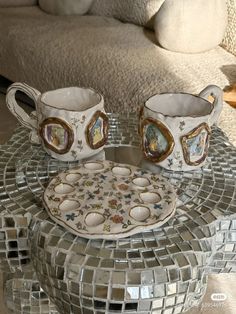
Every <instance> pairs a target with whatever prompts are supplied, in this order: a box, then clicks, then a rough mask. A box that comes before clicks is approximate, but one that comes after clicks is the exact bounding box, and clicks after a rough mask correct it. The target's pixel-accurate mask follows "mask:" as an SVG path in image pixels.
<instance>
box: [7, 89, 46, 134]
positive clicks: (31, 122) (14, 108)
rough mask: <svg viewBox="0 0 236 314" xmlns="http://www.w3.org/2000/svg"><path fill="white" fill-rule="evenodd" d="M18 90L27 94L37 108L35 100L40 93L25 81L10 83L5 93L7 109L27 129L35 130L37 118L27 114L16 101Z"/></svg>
mask: <svg viewBox="0 0 236 314" xmlns="http://www.w3.org/2000/svg"><path fill="white" fill-rule="evenodd" d="M17 91H20V92H23V93H25V94H26V95H27V96H29V97H30V98H31V99H32V100H33V101H34V103H35V107H36V108H37V101H38V98H39V96H40V95H41V93H40V92H39V91H38V90H37V89H34V88H33V87H30V86H29V85H27V84H25V83H14V84H12V85H11V86H10V87H9V88H8V90H7V94H6V103H7V107H8V109H9V110H10V111H11V113H12V114H13V115H14V116H15V117H16V118H17V119H18V120H19V122H20V123H21V124H22V125H23V126H25V127H26V128H28V129H31V130H33V131H37V119H35V118H33V116H32V115H31V116H29V115H28V114H27V113H26V112H25V111H24V110H23V109H22V108H21V107H20V106H19V105H18V104H17V102H16V92H17Z"/></svg>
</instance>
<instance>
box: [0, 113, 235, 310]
mask: <svg viewBox="0 0 236 314" xmlns="http://www.w3.org/2000/svg"><path fill="white" fill-rule="evenodd" d="M109 119H110V131H109V142H108V144H107V147H106V149H105V154H106V159H109V160H114V161H116V162H121V163H130V164H133V165H136V166H141V167H143V168H150V164H149V163H146V162H144V161H143V160H142V154H141V152H140V149H139V145H140V144H139V142H140V141H139V137H138V134H137V117H136V115H134V114H129V115H128V114H126V115H125V116H122V115H114V114H110V115H109ZM76 165H78V162H72V163H64V162H59V161H56V160H54V159H52V158H50V157H49V156H47V155H46V153H45V152H44V151H43V150H42V148H41V147H40V146H36V145H35V146H34V145H31V144H30V143H29V141H28V131H27V130H26V129H25V128H23V127H18V128H17V129H16V131H15V133H14V135H13V136H12V138H11V139H10V140H9V141H8V142H7V143H6V144H5V145H2V146H1V147H0V267H1V269H2V270H4V272H5V273H6V272H11V273H13V274H11V275H10V274H8V275H7V274H6V276H5V281H6V283H5V286H6V287H7V293H6V298H7V301H8V304H10V306H11V308H12V309H13V308H14V306H15V313H45V307H46V308H47V309H48V313H57V312H56V311H58V313H61V314H80V313H82V314H93V313H96V314H102V313H107V314H108V313H130V314H134V313H140V314H149V313H156V314H177V313H182V312H184V311H186V310H188V309H189V308H191V307H192V306H194V305H197V304H198V303H199V302H200V301H201V299H202V297H203V295H204V293H205V290H206V285H207V275H208V274H209V273H220V272H227V273H229V272H235V271H236V148H234V147H233V146H232V145H231V144H230V143H229V142H228V140H227V138H226V137H225V135H224V134H223V133H222V131H221V130H220V129H218V128H216V127H214V128H213V134H212V138H211V143H210V152H209V157H208V160H207V163H206V165H205V166H204V168H203V169H200V170H197V171H194V172H184V173H183V172H171V171H166V170H160V169H159V168H157V167H154V168H153V167H152V166H151V169H152V170H153V171H154V172H160V173H161V174H162V175H163V176H164V177H165V178H167V179H168V180H169V182H171V183H172V184H173V185H174V187H175V189H176V192H177V195H178V206H177V211H176V214H175V216H174V217H173V218H171V219H170V220H169V221H168V222H167V223H166V224H165V225H163V226H162V227H160V228H157V229H153V230H149V231H146V232H145V231H144V232H142V233H138V234H136V235H133V236H130V237H128V238H124V239H119V240H100V239H96V240H92V239H84V238H82V237H79V236H75V235H73V234H71V233H70V232H69V231H67V230H66V229H64V228H63V227H60V226H59V225H57V224H56V223H54V222H53V221H52V220H51V219H50V218H49V216H48V214H47V212H46V210H45V209H44V207H43V205H42V202H41V196H42V193H43V191H44V189H45V187H46V186H47V184H48V182H49V180H50V179H51V178H52V177H54V176H55V175H57V174H58V173H59V172H61V171H63V170H66V169H69V168H73V167H75V166H76ZM30 263H32V264H30ZM32 266H33V268H32ZM29 268H31V270H30V271H29ZM24 282H27V284H24ZM22 287H24V289H25V290H24V292H25V293H24V294H18V297H17V298H14V297H12V296H11V291H12V294H14V295H17V289H22ZM36 288H37V289H36ZM35 289H36V290H35ZM40 291H41V292H42V293H41V294H40ZM34 295H37V298H39V299H40V298H42V302H36V301H35V302H36V303H37V306H36V307H34V305H33V304H34V302H32V300H34V297H33V296H34ZM47 296H49V297H50V300H51V302H49V300H48V297H47ZM27 298H28V300H29V302H28V305H27V307H26V309H24V307H21V306H20V304H21V302H23V303H24V304H27V300H26V299H27ZM52 302H53V303H54V305H55V307H54V306H53V305H52ZM45 304H46V305H45ZM43 305H44V309H43Z"/></svg>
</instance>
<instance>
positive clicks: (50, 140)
mask: <svg viewBox="0 0 236 314" xmlns="http://www.w3.org/2000/svg"><path fill="white" fill-rule="evenodd" d="M39 134H40V136H41V138H42V140H43V142H44V145H45V146H46V147H47V148H49V149H50V150H52V151H54V152H55V153H57V154H65V153H67V152H69V150H70V148H71V146H72V144H73V142H74V132H73V129H72V128H71V126H70V125H69V124H68V123H67V122H65V121H64V120H62V119H59V118H55V117H51V118H47V119H45V120H44V121H43V122H42V123H41V124H40V128H39Z"/></svg>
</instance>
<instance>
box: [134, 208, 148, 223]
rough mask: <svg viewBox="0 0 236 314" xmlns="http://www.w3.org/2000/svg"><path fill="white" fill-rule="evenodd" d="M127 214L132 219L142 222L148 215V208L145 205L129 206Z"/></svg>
mask: <svg viewBox="0 0 236 314" xmlns="http://www.w3.org/2000/svg"><path fill="white" fill-rule="evenodd" d="M129 215H130V217H132V218H133V219H135V220H137V221H140V222H142V221H145V220H146V219H147V218H148V217H150V209H149V208H148V207H145V206H135V207H133V208H131V210H130V213H129Z"/></svg>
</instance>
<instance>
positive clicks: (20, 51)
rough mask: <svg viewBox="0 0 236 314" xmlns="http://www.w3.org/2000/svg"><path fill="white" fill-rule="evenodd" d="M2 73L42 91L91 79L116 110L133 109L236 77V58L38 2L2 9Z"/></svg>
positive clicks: (109, 20) (0, 29)
mask: <svg viewBox="0 0 236 314" xmlns="http://www.w3.org/2000/svg"><path fill="white" fill-rule="evenodd" d="M0 60H1V62H0V74H1V75H3V76H5V77H7V78H9V79H10V80H12V81H20V82H26V83H28V84H30V85H32V86H33V87H35V88H37V89H39V90H40V91H46V90H50V89H54V88H59V87H63V86H73V85H77V86H91V87H93V88H94V89H96V90H98V91H100V92H101V93H102V94H104V96H105V103H106V108H107V109H108V110H109V111H113V112H114V111H120V112H121V111H130V110H132V111H134V110H136V109H137V108H138V107H139V106H140V105H141V104H142V103H143V102H144V101H145V100H146V99H147V98H149V97H150V96H151V95H153V94H155V93H160V92H167V91H173V92H175V91H185V92H191V93H199V92H200V91H201V90H202V89H203V88H204V87H205V86H206V85H208V84H216V85H219V86H220V87H222V88H223V87H224V86H225V85H228V84H229V82H231V81H235V80H236V73H235V71H234V70H232V69H233V65H234V64H235V63H236V57H235V56H233V55H231V54H230V53H228V52H226V51H225V50H224V49H222V48H220V47H217V48H216V49H214V50H212V51H208V52H206V53H201V54H192V55H191V54H186V55H185V54H180V53H174V52H170V51H166V50H164V49H161V48H159V47H158V46H157V44H156V42H155V37H154V33H153V32H152V31H147V30H145V29H144V28H142V27H139V26H136V25H133V24H125V23H122V22H120V21H118V20H115V19H112V18H107V17H99V16H68V17H63V16H52V15H48V14H45V13H44V12H43V11H41V10H40V9H39V8H38V7H28V8H7V9H6V8H4V9H3V8H2V9H0Z"/></svg>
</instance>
